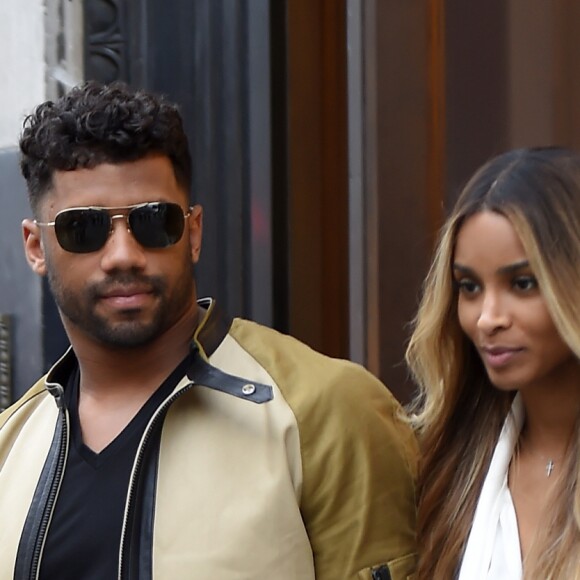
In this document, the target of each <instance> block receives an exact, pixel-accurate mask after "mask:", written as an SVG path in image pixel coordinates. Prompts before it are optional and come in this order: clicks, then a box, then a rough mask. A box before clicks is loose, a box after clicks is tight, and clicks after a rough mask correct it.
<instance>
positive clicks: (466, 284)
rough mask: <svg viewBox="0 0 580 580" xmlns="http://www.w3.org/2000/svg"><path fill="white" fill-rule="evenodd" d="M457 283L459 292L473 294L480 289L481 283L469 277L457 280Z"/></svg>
mask: <svg viewBox="0 0 580 580" xmlns="http://www.w3.org/2000/svg"><path fill="white" fill-rule="evenodd" d="M455 285H456V286H457V288H458V290H459V292H461V293H462V294H468V295H472V294H475V293H476V292H477V291H478V290H479V284H478V283H477V282H474V281H473V280H470V279H469V278H463V279H461V280H456V281H455Z"/></svg>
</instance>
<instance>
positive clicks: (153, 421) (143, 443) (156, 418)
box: [118, 383, 194, 580]
mask: <svg viewBox="0 0 580 580" xmlns="http://www.w3.org/2000/svg"><path fill="white" fill-rule="evenodd" d="M193 386H194V383H189V384H188V385H187V386H185V387H183V388H182V389H180V390H179V391H177V392H176V393H173V395H171V396H170V397H169V398H167V399H165V401H164V402H163V403H162V404H161V406H160V407H159V408H158V409H157V411H156V412H155V415H154V416H153V417H152V419H151V421H150V422H149V427H148V428H147V431H146V432H145V433H144V434H143V437H142V438H141V444H140V446H139V450H138V452H137V457H136V458H135V464H134V466H133V472H132V474H131V481H130V482H129V491H128V493H127V502H126V507H125V515H124V517H123V528H122V530H123V531H122V533H121V544H120V546H119V575H118V580H123V574H124V572H125V570H124V563H125V560H124V552H125V549H126V544H127V534H128V533H129V530H128V524H127V522H128V521H129V516H130V514H131V510H132V507H133V503H134V501H135V489H136V487H137V479H138V477H139V471H140V469H141V462H142V461H143V455H144V454H145V448H146V447H147V442H148V441H149V438H150V437H151V433H152V432H153V429H154V427H155V426H156V425H157V423H158V421H159V419H160V417H161V415H162V414H163V413H164V411H165V410H166V409H167V408H168V407H170V406H171V405H172V404H173V402H174V401H175V400H176V399H178V398H179V397H180V396H181V395H183V394H184V393H185V392H187V391H189V390H190V389H191V388H192V387H193Z"/></svg>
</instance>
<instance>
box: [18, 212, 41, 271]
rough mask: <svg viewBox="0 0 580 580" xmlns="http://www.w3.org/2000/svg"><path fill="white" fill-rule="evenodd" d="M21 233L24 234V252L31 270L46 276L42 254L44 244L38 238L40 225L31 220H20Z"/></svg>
mask: <svg viewBox="0 0 580 580" xmlns="http://www.w3.org/2000/svg"><path fill="white" fill-rule="evenodd" d="M22 234H23V236H24V254H25V255H26V260H27V262H28V265H29V266H30V267H31V268H32V271H33V272H34V273H35V274H38V275H39V276H46V259H45V256H44V244H43V243H42V239H41V238H40V226H38V225H37V224H35V223H34V221H33V220H30V219H25V220H24V221H23V222H22Z"/></svg>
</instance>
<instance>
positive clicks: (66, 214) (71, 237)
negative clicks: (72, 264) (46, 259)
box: [54, 209, 111, 254]
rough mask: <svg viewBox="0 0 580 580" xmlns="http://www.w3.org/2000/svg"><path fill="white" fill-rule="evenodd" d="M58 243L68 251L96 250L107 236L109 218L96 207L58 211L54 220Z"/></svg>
mask: <svg viewBox="0 0 580 580" xmlns="http://www.w3.org/2000/svg"><path fill="white" fill-rule="evenodd" d="M54 222H55V223H54V231H55V234H56V239H57V240H58V243H59V244H60V245H61V246H62V248H64V249H65V250H67V251H68V252H75V253H77V254H84V253H87V252H96V251H97V250H99V249H100V248H102V247H103V246H104V245H105V242H106V241H107V238H108V237H109V230H110V228H111V219H110V217H109V214H108V213H107V212H106V211H103V210H98V209H71V210H67V211H63V212H62V213H59V214H58V215H57V216H56V218H55V220H54Z"/></svg>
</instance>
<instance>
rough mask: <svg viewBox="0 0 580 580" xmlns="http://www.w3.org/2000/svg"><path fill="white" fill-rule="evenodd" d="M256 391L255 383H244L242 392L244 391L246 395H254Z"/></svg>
mask: <svg viewBox="0 0 580 580" xmlns="http://www.w3.org/2000/svg"><path fill="white" fill-rule="evenodd" d="M255 392H256V387H255V386H254V385H252V384H251V383H248V384H247V385H244V386H243V387H242V393H244V395H253V394H254V393H255Z"/></svg>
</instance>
